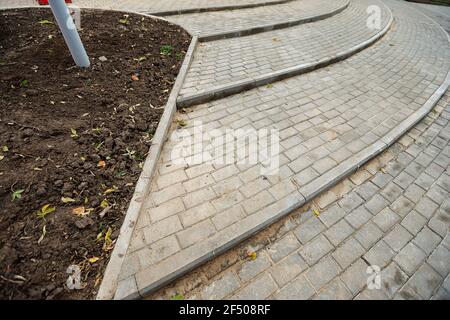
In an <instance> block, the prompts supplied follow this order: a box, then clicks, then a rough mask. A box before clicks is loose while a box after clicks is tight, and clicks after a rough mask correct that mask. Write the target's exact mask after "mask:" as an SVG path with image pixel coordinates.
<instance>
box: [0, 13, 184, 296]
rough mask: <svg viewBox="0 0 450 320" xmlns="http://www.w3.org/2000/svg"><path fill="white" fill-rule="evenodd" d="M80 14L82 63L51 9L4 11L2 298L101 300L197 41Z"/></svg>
mask: <svg viewBox="0 0 450 320" xmlns="http://www.w3.org/2000/svg"><path fill="white" fill-rule="evenodd" d="M81 18H82V20H81V26H82V30H81V31H80V35H81V38H82V40H83V42H84V45H85V47H86V50H87V52H88V54H89V56H90V58H91V67H90V68H88V69H85V70H81V69H79V68H77V67H74V63H73V61H72V58H71V56H70V54H69V52H68V49H67V47H66V45H65V43H64V40H63V38H62V36H61V34H60V33H59V30H58V28H57V26H56V25H55V21H54V19H53V16H52V14H51V12H50V11H48V10H46V9H20V10H8V11H0V94H1V96H0V298H2V299H52V298H58V299H78V298H80V299H87V298H93V297H94V295H95V294H96V292H97V290H98V287H99V284H100V281H101V278H102V274H103V272H104V269H105V267H106V264H107V262H108V258H109V255H110V253H111V250H112V248H113V245H114V240H115V239H116V238H117V236H118V231H119V228H120V226H121V224H122V220H123V218H124V214H125V213H126V210H127V207H128V202H129V200H130V199H131V197H132V194H133V191H134V186H135V183H136V181H137V179H138V177H139V173H140V172H141V166H142V164H143V161H144V159H145V157H146V155H147V153H148V150H149V146H150V143H151V139H152V137H153V134H154V132H155V130H156V127H157V125H158V121H159V118H160V116H161V114H162V111H163V108H164V105H165V103H166V100H167V98H168V96H169V94H170V90H171V88H172V85H173V83H174V81H175V78H176V76H177V73H178V71H179V68H180V66H181V64H182V61H183V59H184V54H185V53H186V51H187V48H188V46H189V43H190V36H189V35H188V34H187V33H186V32H185V31H183V30H182V29H181V28H179V27H177V26H174V25H172V24H169V23H168V22H165V21H161V20H153V19H151V18H143V17H142V16H137V15H129V16H128V17H127V16H124V14H123V13H119V12H103V11H97V10H83V11H82V15H81ZM45 20H48V21H45ZM99 58H101V59H99ZM104 58H106V60H105V59H104ZM102 60H103V61H102ZM69 198H70V199H73V202H67V201H72V200H70V199H69ZM45 205H49V206H48V207H47V210H43V209H42V207H43V206H45ZM50 208H55V210H54V211H53V212H48V211H51V210H49V209H50ZM105 208H106V210H105ZM83 210H84V213H83ZM39 211H41V213H43V215H44V217H39V216H38V212H39ZM105 212H106V213H105ZM83 214H84V215H83ZM41 216H42V214H41ZM102 216H103V217H102ZM44 227H45V232H44ZM70 265H78V266H79V267H80V268H81V280H82V287H83V288H82V289H79V290H69V289H68V288H67V286H66V280H67V278H68V274H67V273H66V271H67V268H68V267H69V266H70Z"/></svg>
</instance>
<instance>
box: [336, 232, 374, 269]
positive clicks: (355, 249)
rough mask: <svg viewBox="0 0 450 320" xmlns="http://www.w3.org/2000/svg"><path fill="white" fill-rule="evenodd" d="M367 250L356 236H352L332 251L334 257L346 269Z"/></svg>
mask: <svg viewBox="0 0 450 320" xmlns="http://www.w3.org/2000/svg"><path fill="white" fill-rule="evenodd" d="M365 252H366V250H365V249H364V248H363V247H362V246H361V245H360V244H359V242H358V241H356V240H355V239H354V238H350V239H348V240H347V241H345V242H344V244H342V245H341V246H340V247H339V248H337V249H336V251H334V252H333V253H332V256H333V258H334V259H335V260H336V261H337V262H338V263H339V265H340V266H341V267H342V268H343V269H345V268H347V267H348V266H349V265H351V264H352V263H353V262H354V261H355V260H356V259H358V258H359V257H361V256H362V255H363V254H364V253H365Z"/></svg>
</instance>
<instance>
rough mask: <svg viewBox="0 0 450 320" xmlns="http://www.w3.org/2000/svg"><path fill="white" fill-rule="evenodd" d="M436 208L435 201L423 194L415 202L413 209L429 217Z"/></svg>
mask: <svg viewBox="0 0 450 320" xmlns="http://www.w3.org/2000/svg"><path fill="white" fill-rule="evenodd" d="M437 208H438V205H437V204H436V203H434V202H433V201H432V200H430V198H428V197H427V196H424V197H422V198H421V199H420V200H419V202H418V203H417V205H416V207H415V210H416V211H417V212H419V213H420V214H421V215H423V216H424V217H425V218H427V219H430V218H431V217H432V216H433V214H434V212H435V211H436V209H437Z"/></svg>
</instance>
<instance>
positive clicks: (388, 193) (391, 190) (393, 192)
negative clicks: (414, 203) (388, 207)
mask: <svg viewBox="0 0 450 320" xmlns="http://www.w3.org/2000/svg"><path fill="white" fill-rule="evenodd" d="M402 192H403V190H402V188H400V187H399V186H398V185H396V184H395V183H393V182H390V183H388V184H387V185H386V187H385V188H384V189H383V190H382V191H381V192H380V194H381V195H382V196H383V197H384V198H385V199H386V200H388V201H389V202H390V203H392V202H394V201H395V200H396V199H398V197H399V196H400V195H401V194H402Z"/></svg>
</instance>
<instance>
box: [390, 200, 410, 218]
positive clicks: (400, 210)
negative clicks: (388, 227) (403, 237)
mask: <svg viewBox="0 0 450 320" xmlns="http://www.w3.org/2000/svg"><path fill="white" fill-rule="evenodd" d="M414 206H415V204H414V202H412V201H410V200H408V199H407V198H406V197H403V196H400V197H399V198H398V199H397V200H395V201H394V202H393V203H392V204H391V205H390V208H391V209H392V211H394V212H395V213H397V214H398V215H399V216H401V217H404V216H406V215H407V214H408V213H409V212H410V211H411V210H412V209H413V208H414Z"/></svg>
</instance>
